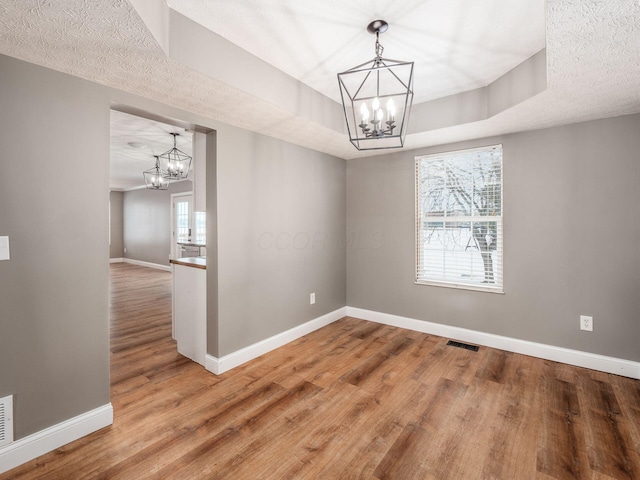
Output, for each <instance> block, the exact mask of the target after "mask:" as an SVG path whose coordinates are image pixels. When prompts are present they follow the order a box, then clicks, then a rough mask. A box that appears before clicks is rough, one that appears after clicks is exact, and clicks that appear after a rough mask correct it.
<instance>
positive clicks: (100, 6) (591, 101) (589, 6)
mask: <svg viewBox="0 0 640 480" xmlns="http://www.w3.org/2000/svg"><path fill="white" fill-rule="evenodd" d="M158 1H160V0H158ZM231 3H241V2H238V1H236V2H231ZM254 3H255V2H254ZM290 3H293V2H284V1H280V2H278V4H284V5H288V4H290ZM296 3H298V2H296ZM300 3H303V2H300ZM342 3H343V4H344V6H343V7H342V8H343V9H345V10H346V13H345V11H342V14H340V12H334V17H335V18H339V19H341V20H337V21H336V22H335V23H336V24H343V23H345V22H346V21H347V20H344V19H349V20H348V21H349V22H351V21H352V18H355V21H354V24H355V26H352V28H353V29H354V31H356V30H357V31H360V30H359V29H361V28H362V24H363V22H362V20H361V18H360V15H358V16H357V18H356V16H355V14H354V15H351V14H352V13H353V12H350V11H349V8H350V7H349V6H350V5H351V2H342ZM387 3H389V4H390V5H391V6H392V7H393V8H394V9H398V11H400V10H402V8H403V7H405V6H408V8H410V7H411V6H412V5H414V4H415V2H413V3H412V2H410V1H408V2H387ZM418 3H420V2H418ZM422 3H435V2H427V1H425V2H422ZM443 3H444V2H443ZM472 3H474V4H484V2H472ZM304 4H305V5H306V6H307V7H308V8H309V12H310V13H309V14H310V15H313V12H314V11H316V12H317V9H316V7H318V6H319V5H324V3H323V2H313V3H312V2H304ZM267 5H268V3H267ZM312 5H313V6H314V7H313V8H312V7H311V6H312ZM255 8H256V9H257V10H258V14H259V13H260V11H263V10H264V8H263V7H262V2H260V4H259V6H256V7H255ZM382 13H384V12H382ZM367 14H368V12H367ZM367 16H368V15H367ZM375 16H377V15H375ZM323 18H324V17H323ZM386 18H387V20H389V21H390V22H393V20H394V18H393V17H392V16H389V15H388V16H387V17H386ZM527 21H528V19H522V20H521V22H520V25H519V26H521V27H522V26H523V25H525V24H526V23H527ZM364 23H366V21H365V22H364ZM445 26H446V22H443V28H444V27H445ZM240 27H241V25H238V28H240ZM234 28H235V26H234ZM447 28H448V31H449V35H452V36H456V35H457V33H456V28H457V26H456V25H449V26H448V27H447ZM398 30H399V27H395V26H393V24H392V29H390V30H389V32H388V33H387V34H386V35H387V36H388V38H389V40H388V41H387V40H386V39H385V37H383V40H385V41H384V42H383V44H384V45H385V47H386V48H387V52H386V53H389V54H391V53H393V54H394V56H395V54H398V52H397V51H396V49H400V51H401V52H402V53H401V54H398V56H401V57H402V58H403V59H404V58H405V55H404V52H405V51H406V50H404V49H403V48H402V46H399V47H395V46H393V42H392V37H394V36H395V37H396V39H397V37H398V36H399V35H400V34H399V33H398ZM458 30H459V28H458ZM458 33H459V32H458ZM255 35H256V36H258V37H260V36H262V38H263V40H264V37H265V36H267V33H265V31H263V30H260V31H258V32H255ZM328 35H331V33H330V32H329V33H328ZM361 35H362V34H360V33H359V34H358V36H359V37H360V36H361ZM365 38H366V39H365V40H360V38H358V40H357V41H358V42H360V41H363V42H364V43H363V46H364V48H365V53H364V54H365V55H366V57H365V59H366V58H368V57H369V56H371V55H370V50H369V48H370V46H369V42H370V38H367V37H366V34H365ZM325 40H326V39H325ZM264 41H266V40H264ZM298 41H300V39H299V38H292V39H289V41H288V42H286V41H285V42H284V43H283V44H281V45H279V50H278V52H279V53H280V54H281V55H282V56H287V55H288V51H287V45H289V44H291V43H295V42H298ZM354 41H355V40H354ZM393 41H394V42H395V41H396V40H395V39H394V40H393ZM281 42H282V40H281ZM324 43H325V41H324V40H323V43H322V44H320V45H310V46H309V47H308V51H309V52H310V54H312V52H314V51H316V50H319V51H324V50H325V45H324ZM510 44H511V42H510V41H509V42H507V45H510ZM354 45H355V43H354ZM546 46H547V62H548V70H547V74H548V85H547V89H546V90H545V91H544V92H542V93H540V94H538V95H536V96H534V97H533V98H530V99H528V100H526V101H524V102H522V103H520V104H518V105H516V106H514V107H512V108H510V109H508V110H506V111H504V112H502V113H500V114H498V115H496V116H494V117H491V118H489V119H487V120H483V121H479V122H474V123H468V124H464V125H458V126H452V127H448V128H441V129H438V130H432V131H425V132H419V133H416V134H413V135H409V136H408V137H407V143H406V145H407V147H409V148H411V147H422V146H428V145H437V144H443V143H447V142H452V141H459V140H466V139H472V138H480V137H485V136H489V135H496V134H502V133H510V132H516V131H524V130H531V129H536V128H544V127H548V126H555V125H562V124H567V123H574V122H578V121H583V120H590V119H596V118H604V117H610V116H615V115H623V114H630V113H637V112H640V51H639V48H640V47H639V46H640V5H639V4H638V2H637V0H548V1H547V5H546ZM0 53H3V54H6V55H10V56H13V57H16V58H19V59H22V60H26V61H28V62H32V63H36V64H39V65H43V66H46V67H49V68H53V69H55V70H59V71H62V72H65V73H69V74H72V75H76V76H78V77H81V78H85V79H88V80H91V81H95V82H97V83H100V84H104V85H108V86H111V87H114V88H118V89H120V90H123V91H126V92H130V93H133V94H136V95H139V96H142V97H146V98H150V99H152V100H156V101H159V102H162V103H165V104H168V105H171V106H174V107H178V108H181V109H183V110H186V111H190V112H193V113H196V114H200V115H203V116H205V117H208V118H211V119H214V120H219V121H222V122H225V123H228V124H231V125H235V126H239V127H243V128H246V129H248V130H253V131H259V132H262V133H265V134H267V135H271V136H273V137H276V138H281V139H284V140H287V141H289V142H292V143H296V144H299V145H303V146H306V147H308V148H312V149H315V150H318V151H323V152H326V153H329V154H332V155H336V156H339V157H342V158H353V157H356V156H363V155H368V154H371V153H370V152H364V153H359V152H357V151H355V149H354V148H353V147H352V146H351V144H350V143H349V142H348V139H347V138H346V136H345V135H344V134H341V133H340V132H337V131H336V130H332V129H329V128H326V127H323V126H321V125H318V124H316V123H314V122H312V121H309V120H308V119H305V118H300V117H296V116H292V115H290V113H289V112H287V111H286V110H284V109H283V108H281V107H280V106H278V105H277V104H274V103H273V102H269V101H266V100H264V99H261V98H258V97H256V96H253V95H250V94H247V93H246V92H244V91H242V90H240V89H239V88H236V87H235V86H234V84H233V82H227V83H224V82H222V81H220V80H218V79H216V78H212V77H210V76H206V75H204V74H202V73H199V72H196V71H194V70H192V69H189V68H187V67H185V66H183V65H181V64H178V63H177V62H174V61H172V60H170V59H168V58H167V56H166V55H165V53H164V51H163V49H162V48H161V47H160V46H159V45H158V43H157V42H156V40H155V38H154V37H153V35H152V34H151V33H150V32H149V30H148V29H147V27H146V26H145V24H144V22H143V21H142V20H141V18H140V17H139V16H138V14H137V13H136V11H135V10H134V9H133V7H132V6H131V4H129V2H127V1H125V0H56V1H55V2H54V1H45V0H20V1H15V0H0ZM390 56H391V55H390ZM347 66H350V65H347ZM303 70H304V68H303ZM467 72H468V71H467ZM336 73H337V72H336ZM463 77H464V76H463ZM333 78H334V80H335V76H334V77H333ZM259 80H260V79H256V81H259ZM383 153H384V152H383Z"/></svg>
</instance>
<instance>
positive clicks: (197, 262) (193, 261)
mask: <svg viewBox="0 0 640 480" xmlns="http://www.w3.org/2000/svg"><path fill="white" fill-rule="evenodd" d="M169 263H173V264H174V265H183V266H185V267H193V268H202V269H203V270H206V268H207V259H206V258H202V257H184V258H177V259H175V260H169Z"/></svg>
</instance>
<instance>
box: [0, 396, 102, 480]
mask: <svg viewBox="0 0 640 480" xmlns="http://www.w3.org/2000/svg"><path fill="white" fill-rule="evenodd" d="M112 423H113V406H112V405H111V404H110V403H109V404H107V405H103V406H102V407H98V408H96V409H95V410H91V411H89V412H86V413H83V414H82V415H78V416H77V417H73V418H70V419H69V420H65V421H64V422H62V423H58V424H57V425H53V426H52V427H49V428H45V429H44V430H40V431H39V432H36V433H34V434H32V435H29V436H27V437H24V438H21V439H19V440H16V441H15V442H12V443H10V444H9V445H6V446H4V447H2V448H0V473H4V472H6V471H8V470H11V469H12V468H15V467H17V466H19V465H22V464H23V463H25V462H28V461H30V460H33V459H34V458H37V457H39V456H40V455H44V454H45V453H48V452H51V451H52V450H55V449H56V448H59V447H61V446H63V445H66V444H67V443H70V442H73V441H74V440H77V439H79V438H81V437H84V436H85V435H89V434H90V433H93V432H95V431H97V430H100V429H101V428H104V427H107V426H109V425H111V424H112Z"/></svg>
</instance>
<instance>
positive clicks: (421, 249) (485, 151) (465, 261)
mask: <svg viewBox="0 0 640 480" xmlns="http://www.w3.org/2000/svg"><path fill="white" fill-rule="evenodd" d="M502 247H503V238H502V145H493V146H489V147H483V148H475V149H470V150H460V151H456V152H448V153H439V154H435V155H425V156H420V157H416V282H417V283H425V284H436V285H443V286H453V287H460V288H471V289H478V290H488V291H493V292H502V291H503V282H502Z"/></svg>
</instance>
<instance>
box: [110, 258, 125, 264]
mask: <svg viewBox="0 0 640 480" xmlns="http://www.w3.org/2000/svg"><path fill="white" fill-rule="evenodd" d="M122 262H124V258H110V259H109V263H122Z"/></svg>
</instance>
